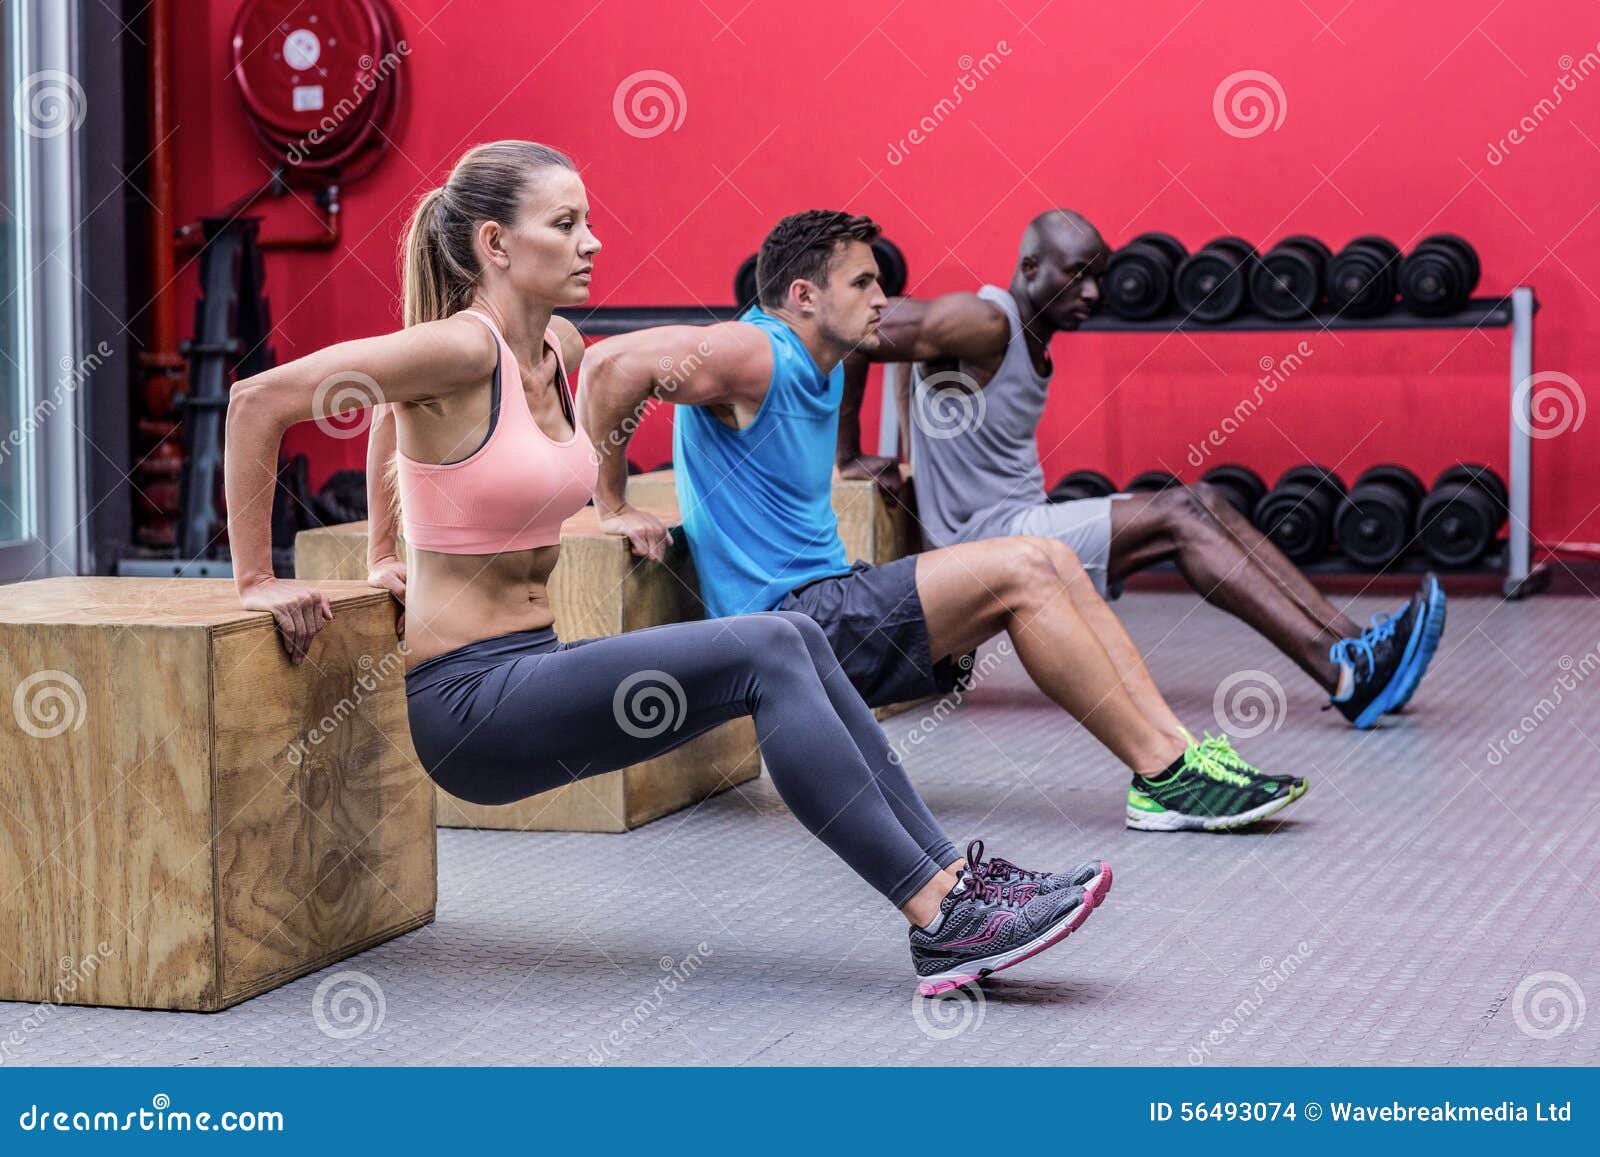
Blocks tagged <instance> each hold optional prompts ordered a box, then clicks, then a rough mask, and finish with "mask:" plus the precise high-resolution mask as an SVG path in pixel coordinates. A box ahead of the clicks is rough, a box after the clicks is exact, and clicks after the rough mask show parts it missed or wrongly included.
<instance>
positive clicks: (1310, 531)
mask: <svg viewBox="0 0 1600 1157" xmlns="http://www.w3.org/2000/svg"><path fill="white" fill-rule="evenodd" d="M1344 496H1345V485H1344V482H1343V481H1342V480H1341V479H1340V478H1339V476H1338V475H1337V474H1335V473H1334V472H1333V471H1332V470H1329V469H1328V468H1327V467H1326V466H1314V465H1312V464H1310V463H1307V464H1306V465H1304V466H1294V467H1291V468H1290V469H1288V470H1285V471H1284V472H1283V474H1282V475H1280V476H1279V478H1278V481H1277V484H1276V485H1275V486H1273V488H1272V489H1271V490H1269V491H1268V492H1267V495H1266V497H1264V498H1263V499H1262V500H1261V501H1260V502H1258V503H1257V504H1256V508H1255V512H1254V514H1255V517H1254V521H1255V524H1256V529H1257V530H1259V531H1260V532H1261V533H1262V534H1264V535H1266V536H1267V537H1268V538H1269V539H1271V540H1272V542H1273V543H1274V544H1275V545H1276V546H1277V548H1278V549H1279V550H1281V551H1283V553H1284V554H1285V555H1286V556H1287V557H1288V558H1289V560H1290V561H1292V562H1296V563H1305V562H1310V561H1311V560H1312V559H1314V558H1317V557H1318V556H1319V555H1321V554H1322V552H1323V551H1325V550H1326V549H1327V547H1328V543H1329V541H1330V540H1331V539H1332V536H1333V517H1334V513H1335V512H1336V511H1337V510H1338V509H1339V503H1340V502H1342V501H1343V500H1344Z"/></svg>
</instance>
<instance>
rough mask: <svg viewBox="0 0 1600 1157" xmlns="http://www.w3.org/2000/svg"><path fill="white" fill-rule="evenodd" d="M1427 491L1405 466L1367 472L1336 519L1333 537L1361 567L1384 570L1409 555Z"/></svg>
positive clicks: (1381, 468) (1372, 469)
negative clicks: (1401, 557)
mask: <svg viewBox="0 0 1600 1157" xmlns="http://www.w3.org/2000/svg"><path fill="white" fill-rule="evenodd" d="M1426 493H1427V488H1426V487H1425V486H1423V485H1422V479H1420V478H1418V477H1417V476H1416V475H1415V474H1413V473H1412V472H1411V471H1409V470H1407V469H1406V468H1405V467H1404V466H1396V465H1390V464H1383V465H1379V466H1373V467H1372V468H1371V469H1368V470H1364V471H1362V473H1361V477H1359V478H1357V479H1356V482H1355V485H1354V486H1352V487H1351V488H1350V493H1349V494H1348V495H1347V496H1346V497H1345V500H1344V501H1343V502H1341V503H1340V504H1339V513H1338V514H1336V515H1334V518H1333V537H1334V539H1335V540H1336V541H1337V542H1338V543H1339V549H1340V550H1341V551H1343V552H1344V556H1345V557H1346V558H1348V559H1349V560H1350V561H1351V562H1353V563H1356V564H1357V565H1358V566H1364V567H1367V568H1369V569H1371V570H1382V569H1383V568H1384V567H1386V566H1388V565H1389V564H1390V563H1391V562H1393V561H1394V560H1395V559H1397V558H1399V557H1400V556H1401V555H1402V554H1404V553H1405V550H1406V547H1408V546H1409V545H1410V544H1411V538H1412V527H1413V526H1415V525H1416V520H1417V507H1418V506H1419V505H1420V504H1421V502H1422V496H1423V495H1424V494H1426Z"/></svg>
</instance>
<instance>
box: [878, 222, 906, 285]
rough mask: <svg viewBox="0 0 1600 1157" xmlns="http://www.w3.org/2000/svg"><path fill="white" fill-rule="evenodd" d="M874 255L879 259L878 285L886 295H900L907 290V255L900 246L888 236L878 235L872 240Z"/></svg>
mask: <svg viewBox="0 0 1600 1157" xmlns="http://www.w3.org/2000/svg"><path fill="white" fill-rule="evenodd" d="M872 255H873V256H874V257H876V258H877V259H878V285H879V287H880V288H882V290H883V293H884V296H885V297H899V296H900V295H901V294H902V293H904V292H905V291H906V278H907V276H908V273H907V271H906V257H905V254H904V253H901V252H900V247H899V246H898V245H896V244H895V243H894V242H893V241H890V240H889V239H888V238H887V237H884V236H882V235H880V236H878V237H876V238H875V239H874V240H873V242H872Z"/></svg>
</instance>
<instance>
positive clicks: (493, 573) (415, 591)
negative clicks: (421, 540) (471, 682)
mask: <svg viewBox="0 0 1600 1157" xmlns="http://www.w3.org/2000/svg"><path fill="white" fill-rule="evenodd" d="M407 553H408V554H409V556H410V557H409V559H408V560H407V566H406V670H407V671H410V670H411V669H412V668H413V667H415V666H416V665H417V664H418V663H421V662H423V661H424V660H427V659H432V658H433V657H434V656H436V655H443V654H444V653H445V652H446V651H453V650H455V649H456V648H457V647H464V646H466V645H467V644H468V643H476V642H477V641H478V640H480V639H489V638H493V637H494V636H496V635H508V634H511V633H512V632H513V631H535V630H539V629H541V628H543V627H548V626H550V625H551V624H552V623H554V622H555V614H554V612H553V611H552V610H551V609H550V594H549V583H550V573H551V572H552V571H553V570H555V567H556V559H557V558H558V557H560V554H561V548H560V547H559V546H541V547H536V548H534V549H533V550H519V551H515V552H513V553H509V554H436V553H434V552H432V551H426V550H417V549H415V548H412V549H410V550H408V552H407Z"/></svg>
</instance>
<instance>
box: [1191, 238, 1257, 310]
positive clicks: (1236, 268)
mask: <svg viewBox="0 0 1600 1157" xmlns="http://www.w3.org/2000/svg"><path fill="white" fill-rule="evenodd" d="M1258 260H1260V259H1259V258H1258V257H1257V256H1256V251H1255V247H1254V246H1253V245H1251V244H1250V242H1248V241H1245V240H1243V239H1242V238H1239V237H1218V238H1217V239H1216V240H1215V241H1209V242H1207V243H1206V245H1205V246H1204V247H1203V248H1201V249H1200V250H1198V251H1196V252H1195V253H1192V254H1190V255H1189V256H1188V257H1187V258H1185V259H1184V261H1183V264H1181V265H1179V266H1178V276H1177V279H1176V281H1175V282H1174V283H1173V292H1174V293H1175V294H1176V295H1177V298H1178V307H1179V308H1180V309H1182V310H1183V311H1184V312H1185V313H1186V314H1188V315H1189V316H1190V317H1192V318H1194V319H1195V320H1196V321H1200V322H1205V323H1206V324H1208V325H1215V324H1216V323H1218V322H1223V321H1227V320H1228V319H1229V318H1230V317H1232V316H1233V315H1234V314H1236V313H1238V312H1239V311H1240V310H1242V309H1244V307H1245V304H1246V303H1247V302H1248V301H1249V298H1250V277H1251V274H1252V273H1253V271H1254V269H1255V265H1256V262H1257V261H1258Z"/></svg>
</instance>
